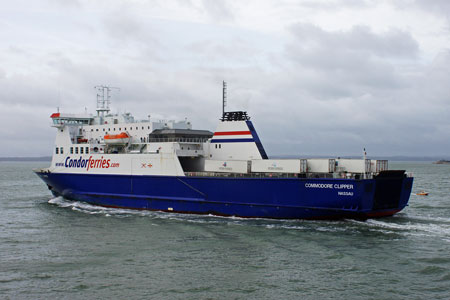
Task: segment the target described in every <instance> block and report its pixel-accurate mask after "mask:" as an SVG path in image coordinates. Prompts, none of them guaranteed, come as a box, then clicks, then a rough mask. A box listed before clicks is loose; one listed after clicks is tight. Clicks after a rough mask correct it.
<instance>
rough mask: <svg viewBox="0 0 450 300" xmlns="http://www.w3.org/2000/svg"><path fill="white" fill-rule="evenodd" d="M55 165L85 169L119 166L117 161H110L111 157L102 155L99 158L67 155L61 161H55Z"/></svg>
mask: <svg viewBox="0 0 450 300" xmlns="http://www.w3.org/2000/svg"><path fill="white" fill-rule="evenodd" d="M55 165H56V167H65V168H81V169H84V168H86V171H89V169H109V168H118V167H120V164H119V163H115V162H111V159H109V158H108V159H104V158H103V156H102V157H101V158H99V159H93V158H92V156H91V157H89V158H88V159H84V158H83V157H82V156H80V158H71V157H70V156H68V157H66V160H65V161H64V162H63V163H56V164H55Z"/></svg>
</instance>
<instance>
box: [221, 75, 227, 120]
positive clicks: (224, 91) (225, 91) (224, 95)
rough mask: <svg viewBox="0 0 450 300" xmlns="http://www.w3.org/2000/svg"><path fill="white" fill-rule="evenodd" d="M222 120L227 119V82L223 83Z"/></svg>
mask: <svg viewBox="0 0 450 300" xmlns="http://www.w3.org/2000/svg"><path fill="white" fill-rule="evenodd" d="M222 84H223V88H222V119H224V118H225V106H226V105H227V83H226V82H225V81H223V82H222Z"/></svg>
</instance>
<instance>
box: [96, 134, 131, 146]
mask: <svg viewBox="0 0 450 300" xmlns="http://www.w3.org/2000/svg"><path fill="white" fill-rule="evenodd" d="M130 138H131V137H130V135H129V134H128V133H126V132H121V133H119V134H107V135H105V136H104V137H103V139H104V140H105V144H109V145H125V144H127V143H128V142H129V141H130Z"/></svg>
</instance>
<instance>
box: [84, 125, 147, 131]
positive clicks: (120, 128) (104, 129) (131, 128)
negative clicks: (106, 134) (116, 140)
mask: <svg viewBox="0 0 450 300" xmlns="http://www.w3.org/2000/svg"><path fill="white" fill-rule="evenodd" d="M129 128H130V130H133V127H129ZM147 128H148V129H150V126H147ZM121 130H122V127H119V131H121ZM123 130H127V128H126V127H124V128H123ZM136 130H139V127H138V126H136ZM142 130H144V126H142ZM93 131H94V129H93V128H92V129H91V132H93ZM95 131H98V128H97V129H95ZM103 131H106V128H103ZM108 131H111V128H108ZM113 131H116V128H113Z"/></svg>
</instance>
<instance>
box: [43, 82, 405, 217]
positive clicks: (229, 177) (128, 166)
mask: <svg viewBox="0 0 450 300" xmlns="http://www.w3.org/2000/svg"><path fill="white" fill-rule="evenodd" d="M96 88H97V89H98V93H97V109H96V114H95V115H92V114H87V113H85V114H66V113H60V112H59V110H58V112H56V113H53V114H52V115H51V116H50V117H51V120H52V126H53V127H55V128H56V130H57V131H56V141H55V147H54V153H53V157H52V162H51V165H50V167H48V168H44V169H39V170H35V172H36V174H37V175H38V176H39V177H40V178H41V179H42V180H43V181H44V182H45V183H46V184H47V186H48V188H49V189H50V191H51V192H52V193H53V194H54V195H55V196H62V197H64V198H66V199H70V200H75V201H83V202H87V203H90V204H94V205H99V206H104V207H115V208H127V209H138V210H155V211H164V212H173V213H193V214H205V215H219V216H237V217H244V218H277V219H339V218H354V219H367V218H375V217H384V216H391V215H393V214H395V213H397V212H399V211H401V210H402V209H403V208H404V207H405V206H406V205H407V204H408V200H409V197H410V194H411V189H412V185H413V177H412V176H411V175H410V174H408V173H406V172H405V171H403V170H402V171H400V170H388V162H387V161H386V160H371V159H367V157H366V155H365V154H364V155H363V157H362V158H361V159H344V158H317V159H312V158H298V159H271V158H269V157H268V155H267V154H266V151H265V149H264V146H263V144H262V142H261V140H260V138H259V137H258V134H257V132H256V129H255V126H254V125H253V123H252V121H251V120H250V116H249V115H248V114H247V112H244V111H225V103H226V83H225V82H224V86H223V99H222V101H223V110H222V117H221V118H220V119H219V122H218V126H217V128H216V130H215V131H214V132H211V131H208V130H199V129H193V126H192V124H191V122H189V121H188V120H187V119H185V120H181V121H175V120H159V121H157V120H153V119H151V118H150V116H149V117H148V119H146V120H136V119H135V118H134V117H133V116H132V115H131V114H130V113H124V114H113V113H111V111H110V108H109V105H110V92H111V89H112V88H110V87H107V86H97V87H96Z"/></svg>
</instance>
